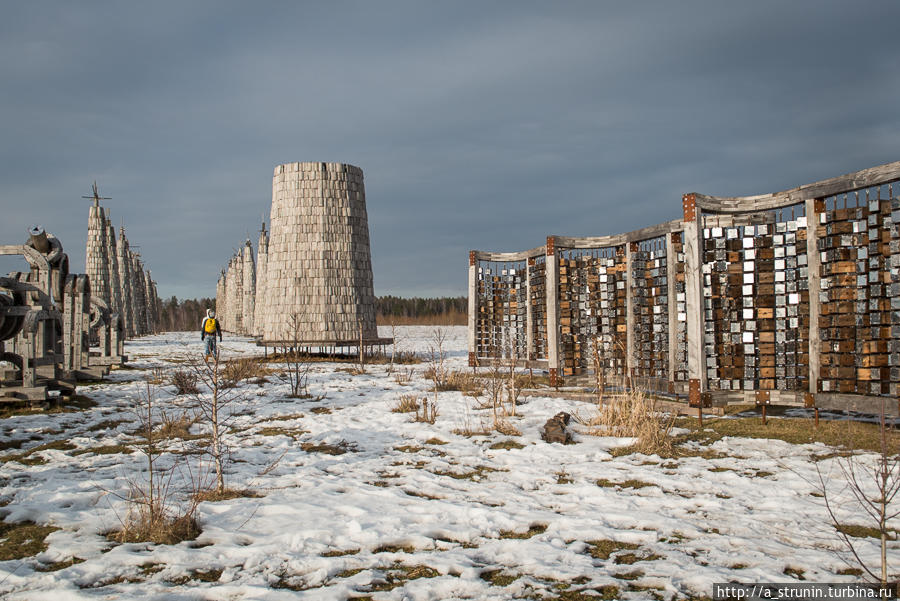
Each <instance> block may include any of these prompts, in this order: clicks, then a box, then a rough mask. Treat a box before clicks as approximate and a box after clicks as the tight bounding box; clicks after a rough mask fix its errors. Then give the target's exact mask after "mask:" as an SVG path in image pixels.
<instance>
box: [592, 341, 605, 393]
mask: <svg viewBox="0 0 900 601" xmlns="http://www.w3.org/2000/svg"><path fill="white" fill-rule="evenodd" d="M591 351H592V353H591V354H592V359H593V363H594V380H595V383H594V384H595V386H596V387H597V404H598V405H600V406H601V407H602V406H603V391H604V389H605V388H606V378H605V377H604V376H605V374H604V372H603V361H602V360H601V359H600V339H599V338H593V339H592V340H591Z"/></svg>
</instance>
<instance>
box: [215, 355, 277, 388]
mask: <svg viewBox="0 0 900 601" xmlns="http://www.w3.org/2000/svg"><path fill="white" fill-rule="evenodd" d="M266 375H268V370H267V369H266V366H265V365H264V363H263V358H262V357H244V358H241V359H232V360H230V361H226V362H225V366H224V367H223V368H222V387H223V388H234V387H235V386H237V385H238V384H240V383H241V382H244V381H246V380H251V379H253V380H257V381H258V380H259V379H263V380H264V379H265V377H266Z"/></svg>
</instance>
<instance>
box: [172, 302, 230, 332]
mask: <svg viewBox="0 0 900 601" xmlns="http://www.w3.org/2000/svg"><path fill="white" fill-rule="evenodd" d="M215 307H216V299H214V298H199V299H198V298H188V299H184V300H178V299H177V298H176V297H174V296H173V297H172V298H170V299H168V300H160V308H159V327H160V330H162V331H163V332H184V331H190V330H199V329H200V324H201V323H202V322H203V318H204V317H206V310H207V309H215Z"/></svg>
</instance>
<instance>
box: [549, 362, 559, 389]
mask: <svg viewBox="0 0 900 601" xmlns="http://www.w3.org/2000/svg"><path fill="white" fill-rule="evenodd" d="M550 386H552V387H553V388H556V387H557V386H559V371H558V370H557V369H556V368H555V367H551V368H550Z"/></svg>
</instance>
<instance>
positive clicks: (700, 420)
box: [697, 407, 703, 428]
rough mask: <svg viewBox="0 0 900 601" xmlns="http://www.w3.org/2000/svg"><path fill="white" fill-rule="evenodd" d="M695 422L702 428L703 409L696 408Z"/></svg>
mask: <svg viewBox="0 0 900 601" xmlns="http://www.w3.org/2000/svg"><path fill="white" fill-rule="evenodd" d="M697 421H699V422H700V427H701V428H702V427H703V407H697Z"/></svg>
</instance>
